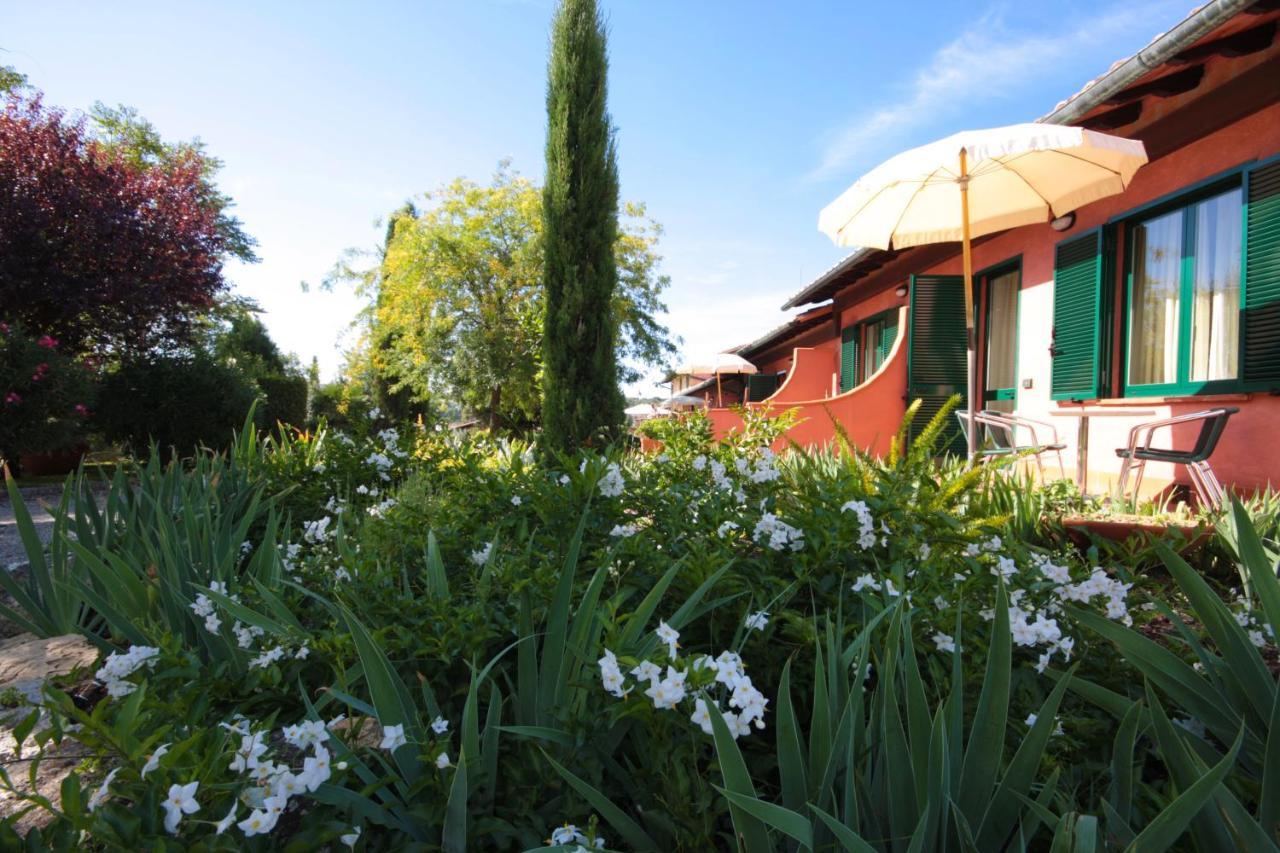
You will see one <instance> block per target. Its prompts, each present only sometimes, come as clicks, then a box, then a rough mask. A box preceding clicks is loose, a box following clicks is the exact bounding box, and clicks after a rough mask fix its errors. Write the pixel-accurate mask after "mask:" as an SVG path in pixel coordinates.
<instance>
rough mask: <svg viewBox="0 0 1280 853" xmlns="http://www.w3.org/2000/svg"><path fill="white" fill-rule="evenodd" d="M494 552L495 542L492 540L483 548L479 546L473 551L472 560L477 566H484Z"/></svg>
mask: <svg viewBox="0 0 1280 853" xmlns="http://www.w3.org/2000/svg"><path fill="white" fill-rule="evenodd" d="M492 553H493V543H492V542H490V543H488V544H487V545H485V546H484V547H483V548H477V549H476V550H474V551H472V552H471V562H473V563H475V564H476V565H477V566H483V565H484V564H485V563H487V562H489V556H490V555H491V554H492Z"/></svg>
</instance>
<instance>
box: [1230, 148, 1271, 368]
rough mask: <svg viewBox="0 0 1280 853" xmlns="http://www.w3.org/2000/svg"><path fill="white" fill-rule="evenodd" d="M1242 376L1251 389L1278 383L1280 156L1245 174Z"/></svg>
mask: <svg viewBox="0 0 1280 853" xmlns="http://www.w3.org/2000/svg"><path fill="white" fill-rule="evenodd" d="M1245 181H1246V184H1245V256H1244V296H1243V303H1244V313H1243V316H1242V317H1241V318H1240V332H1241V338H1242V341H1241V355H1242V358H1241V365H1242V371H1241V377H1242V378H1243V379H1244V383H1245V386H1246V387H1248V388H1263V389H1275V388H1277V387H1280V161H1277V162H1271V163H1268V164H1267V165H1264V166H1261V167H1259V168H1256V169H1253V170H1252V171H1250V172H1249V173H1248V174H1247V175H1246V177H1245Z"/></svg>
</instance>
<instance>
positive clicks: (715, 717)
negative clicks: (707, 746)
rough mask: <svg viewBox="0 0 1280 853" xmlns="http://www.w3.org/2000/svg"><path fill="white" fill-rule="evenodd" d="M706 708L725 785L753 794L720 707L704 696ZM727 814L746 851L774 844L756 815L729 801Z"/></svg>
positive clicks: (758, 852) (755, 852)
mask: <svg viewBox="0 0 1280 853" xmlns="http://www.w3.org/2000/svg"><path fill="white" fill-rule="evenodd" d="M704 699H705V701H706V705H707V712H708V713H709V714H710V716H711V737H712V740H713V741H714V742H715V747H716V759H717V760H718V761H719V763H720V773H721V775H723V776H724V786H725V788H727V789H729V790H730V791H733V792H734V793H736V794H741V795H743V796H746V797H751V798H752V799H755V798H756V788H755V785H753V784H752V783H751V775H750V773H748V772H747V763H746V761H744V760H743V758H742V752H741V751H739V749H738V744H737V743H735V742H734V740H733V735H732V734H730V733H729V726H728V725H727V724H726V723H725V721H724V716H723V715H721V713H720V707H719V705H717V704H716V703H715V701H714V700H712V699H709V698H706V697H704ZM729 816H730V817H731V818H732V819H733V828H734V830H735V832H736V833H737V835H738V839H739V843H740V844H742V845H743V846H744V847H745V849H746V853H771V851H772V850H773V845H772V843H770V841H769V833H768V831H767V830H766V829H765V826H764V824H763V823H762V822H761V821H760V819H759V818H757V817H756V816H755V815H753V814H751V813H750V812H748V811H746V810H744V809H742V808H741V807H739V806H737V805H735V804H734V803H733V802H732V801H730V803H729Z"/></svg>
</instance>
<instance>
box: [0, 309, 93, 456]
mask: <svg viewBox="0 0 1280 853" xmlns="http://www.w3.org/2000/svg"><path fill="white" fill-rule="evenodd" d="M89 392H90V376H89V372H88V370H87V369H86V366H85V365H83V364H81V363H79V362H77V361H76V360H74V359H72V358H70V357H68V356H67V355H65V354H64V353H62V352H61V351H59V349H58V342H57V341H56V340H54V339H53V338H51V337H49V336H47V335H45V336H42V337H39V338H34V337H32V336H30V335H28V334H27V333H26V332H24V331H23V329H22V328H21V327H20V326H17V325H14V326H7V325H5V324H4V323H0V461H3V462H6V463H8V465H9V466H10V470H12V471H13V472H14V473H15V474H16V473H17V472H18V471H17V468H18V457H19V455H20V454H22V453H39V452H43V451H48V450H60V449H62V448H65V447H67V446H69V445H71V444H73V443H74V442H75V440H76V438H77V437H78V436H79V435H80V434H81V432H82V430H83V428H84V420H85V418H87V417H89V413H90V411H89Z"/></svg>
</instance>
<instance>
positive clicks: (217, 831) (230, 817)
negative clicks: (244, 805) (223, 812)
mask: <svg viewBox="0 0 1280 853" xmlns="http://www.w3.org/2000/svg"><path fill="white" fill-rule="evenodd" d="M239 806H240V802H239V801H238V800H232V801H231V811H229V812H227V816H226V817H224V818H223V819H222V820H220V821H218V823H217V825H216V826H215V827H214V833H213V834H214V835H221V834H222V833H224V832H226V831H227V830H228V829H230V828H231V824H233V823H235V822H236V810H237V809H238V808H239Z"/></svg>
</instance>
